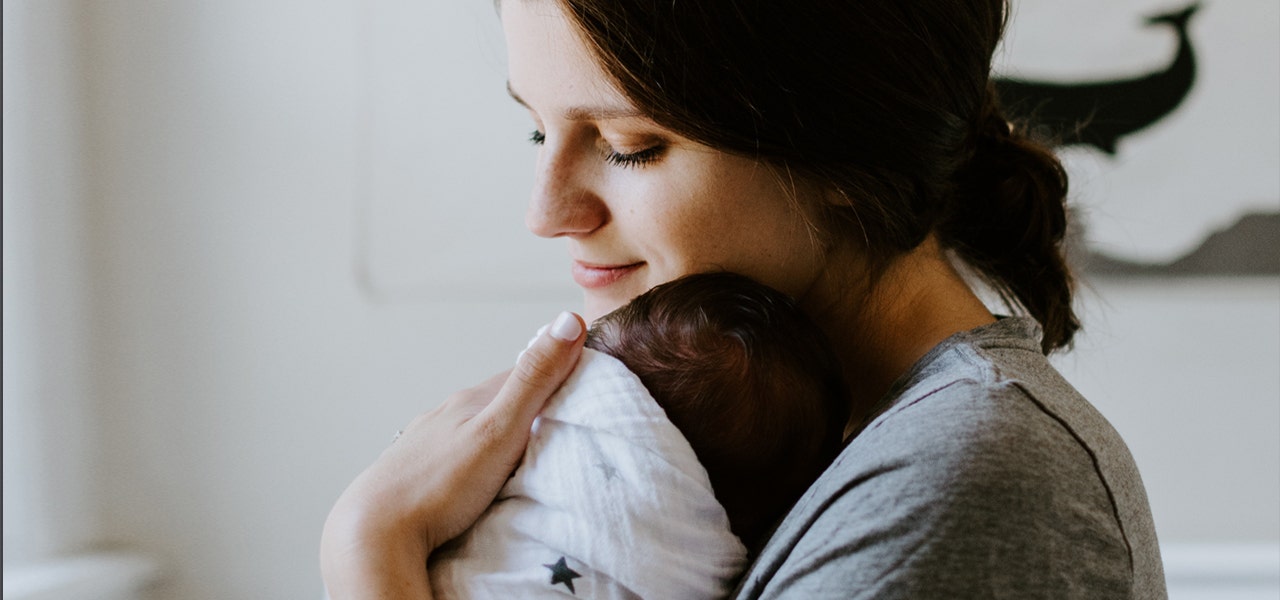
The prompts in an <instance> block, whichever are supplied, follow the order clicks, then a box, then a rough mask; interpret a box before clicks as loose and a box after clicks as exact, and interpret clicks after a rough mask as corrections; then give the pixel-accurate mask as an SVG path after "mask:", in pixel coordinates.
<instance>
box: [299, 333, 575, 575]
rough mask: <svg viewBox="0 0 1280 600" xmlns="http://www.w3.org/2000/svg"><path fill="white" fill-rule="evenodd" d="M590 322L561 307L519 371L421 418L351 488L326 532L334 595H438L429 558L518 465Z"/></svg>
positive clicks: (323, 545)
mask: <svg viewBox="0 0 1280 600" xmlns="http://www.w3.org/2000/svg"><path fill="white" fill-rule="evenodd" d="M584 331H585V327H584V323H583V322H582V319H581V317H579V316H577V315H575V314H572V313H563V314H561V315H560V317H559V318H557V319H556V321H555V323H553V324H552V325H551V327H549V328H548V329H547V331H546V332H545V333H543V334H542V335H540V336H538V338H537V340H535V341H534V343H533V344H532V345H531V346H530V347H529V348H528V349H527V350H526V351H525V352H524V354H523V355H521V357H520V359H519V360H518V361H517V363H516V366H515V368H514V369H513V370H511V371H509V372H507V373H502V374H499V375H497V376H495V377H493V378H491V379H489V380H488V381H486V382H484V383H482V384H481V385H479V386H477V387H474V388H471V389H469V390H464V391H462V392H459V393H457V394H454V395H453V396H451V397H450V398H449V399H448V400H446V401H445V402H444V403H443V404H441V405H440V406H439V407H438V408H436V409H435V410H433V411H431V412H428V413H426V414H423V415H420V416H419V417H417V418H416V419H414V420H413V422H412V423H410V424H409V426H408V427H407V428H406V429H405V430H404V432H403V433H402V434H401V435H400V437H399V438H398V439H397V440H396V442H395V443H393V444H392V445H391V446H390V447H389V448H387V449H386V450H385V451H383V453H382V455H381V456H379V457H378V459H377V460H376V461H374V463H373V464H372V465H370V466H369V468H367V469H365V471H364V472H363V473H361V474H360V475H359V476H358V477H357V478H356V479H355V481H353V482H352V483H351V485H350V486H349V487H347V489H346V491H344V492H343V493H342V496H340V497H339V498H338V501H337V503H335V504H334V507H333V510H332V511H330V513H329V518H328V520H327V521H326V522H325V526H324V534H323V535H322V537H321V541H320V563H321V564H320V567H321V573H322V575H323V577H324V581H325V587H326V589H327V590H328V592H329V595H330V597H331V598H332V599H333V600H345V599H374V598H377V599H388V600H389V599H410V598H412V599H414V600H421V599H424V598H431V586H430V582H429V579H428V577H427V570H426V563H427V557H428V556H429V555H430V554H431V551H432V550H434V549H435V548H437V547H439V546H440V544H443V543H444V542H446V541H448V540H449V539H451V538H453V537H455V536H457V535H458V534H460V533H462V532H463V531H464V530H465V529H466V528H467V527H470V526H471V524H472V523H474V522H475V521H476V519H478V518H479V517H480V514H481V513H482V512H484V509H485V507H487V506H489V504H490V503H491V502H492V501H493V498H494V497H495V496H496V495H497V494H498V490H499V489H500V488H501V487H502V485H503V483H504V482H506V480H507V478H508V477H509V476H510V475H511V472H512V471H514V470H515V468H516V466H517V465H518V464H519V462H520V457H521V456H522V455H523V453H524V450H525V446H526V445H528V442H529V429H530V427H531V426H532V424H533V419H534V417H536V416H537V414H538V412H539V411H540V410H541V409H542V406H543V404H545V403H546V401H547V399H548V398H550V397H551V395H552V394H553V393H554V392H555V390H556V388H558V387H559V386H560V384H561V383H563V382H564V380H565V378H566V377H568V376H569V373H570V372H571V371H572V370H573V366H574V364H576V363H577V360H578V357H579V356H580V355H581V353H582V342H583V337H584V336H583V332H584Z"/></svg>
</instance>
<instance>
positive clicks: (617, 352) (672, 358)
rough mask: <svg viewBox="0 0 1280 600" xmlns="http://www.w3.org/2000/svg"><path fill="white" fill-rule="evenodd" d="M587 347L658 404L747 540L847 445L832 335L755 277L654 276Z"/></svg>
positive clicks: (604, 321)
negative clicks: (661, 279)
mask: <svg viewBox="0 0 1280 600" xmlns="http://www.w3.org/2000/svg"><path fill="white" fill-rule="evenodd" d="M587 346H588V347H590V348H594V349H596V350H599V351H601V352H604V353H606V354H610V355H612V356H614V357H616V358H617V359H619V360H621V361H622V362H623V364H625V365H627V368H629V369H630V370H631V371H632V372H634V373H635V374H636V375H637V376H638V377H639V378H640V380H641V381H642V382H643V383H644V385H645V387H646V388H648V390H649V393H651V394H652V395H653V397H654V399H655V400H657V401H658V404H660V405H662V407H663V409H664V410H666V412H667V416H668V417H669V418H670V419H671V421H672V423H674V424H675V426H676V427H677V428H679V429H680V431H681V432H682V433H684V436H685V437H686V438H687V439H688V440H689V444H690V445H691V446H692V447H693V451H694V452H695V453H696V454H697V456H698V460H699V461H700V462H701V463H702V465H703V466H704V467H705V468H706V469H707V473H708V475H710V478H711V486H712V488H713V489H714V491H715V494H716V498H717V499H719V500H720V503H721V504H723V505H724V507H725V510H726V511H727V512H728V514H729V521H730V526H731V527H732V528H733V532H734V533H735V534H737V535H738V537H740V538H742V540H743V542H744V543H746V544H747V546H748V547H754V546H755V543H756V542H757V541H759V540H760V538H761V537H762V536H763V535H764V534H765V533H767V532H768V529H769V528H770V527H771V526H772V525H773V524H774V522H775V521H776V520H777V519H778V518H779V517H781V516H782V515H783V514H784V513H785V511H786V510H787V509H789V508H790V507H791V505H792V504H793V503H795V501H796V500H797V499H798V498H799V497H800V495H801V494H803V493H804V491H805V490H806V489H807V488H808V487H809V484H811V483H812V482H813V480H815V479H817V477H818V476H819V475H821V474H822V471H823V470H824V469H825V468H826V467H827V465H828V464H829V463H830V462H831V460H832V459H834V458H835V456H836V454H837V453H838V452H839V449H840V445H841V436H842V434H843V432H844V426H845V422H846V421H847V420H848V418H849V396H848V393H847V392H846V390H845V387H844V384H843V379H842V377H841V374H840V365H839V362H838V361H837V359H836V357H835V354H834V352H833V351H832V350H831V347H830V343H829V342H828V341H827V339H826V337H825V336H824V335H823V333H822V331H821V330H819V329H818V327H817V326H816V325H814V324H813V323H812V322H811V321H809V320H808V318H807V317H805V315H804V313H802V312H801V311H800V309H799V307H797V306H796V304H795V302H794V301H793V300H792V299H791V298H790V297H788V296H786V295H785V294H783V293H781V292H778V291H776V290H773V289H771V288H768V287H765V286H763V285H761V284H759V283H756V282H754V281H752V280H751V279H748V278H746V277H743V276H741V275H734V274H731V273H706V274H698V275H689V276H686V277H683V278H681V279H677V280H675V281H672V282H669V283H666V284H663V285H660V286H657V287H655V288H653V289H652V290H650V291H648V292H646V293H645V294H643V295H641V296H639V297H637V298H636V299H635V300H632V301H631V302H630V303H628V304H627V305H625V306H623V307H622V308H619V309H618V310H615V311H614V312H612V313H609V314H607V315H605V316H603V317H601V318H600V319H598V320H597V321H596V322H595V323H594V324H593V325H592V327H591V331H590V332H589V333H588V335H587Z"/></svg>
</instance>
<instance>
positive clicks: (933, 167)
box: [559, 0, 1079, 352]
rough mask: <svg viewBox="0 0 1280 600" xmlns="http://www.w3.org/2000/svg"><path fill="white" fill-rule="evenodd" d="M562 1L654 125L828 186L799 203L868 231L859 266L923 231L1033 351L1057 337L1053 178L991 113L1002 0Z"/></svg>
mask: <svg viewBox="0 0 1280 600" xmlns="http://www.w3.org/2000/svg"><path fill="white" fill-rule="evenodd" d="M559 2H560V4H561V5H562V7H563V8H564V9H565V11H566V13H567V14H568V15H569V17H570V19H571V20H572V21H573V22H574V23H575V24H576V26H577V27H578V29H579V30H580V32H581V34H582V36H583V39H584V40H585V41H586V43H587V45H588V46H589V47H590V48H591V49H592V51H593V52H594V53H595V56H596V58H597V60H598V61H599V62H600V64H601V65H602V66H603V68H604V70H605V71H606V72H607V73H609V75H610V76H611V77H612V78H613V79H614V80H615V83H616V84H617V85H618V87H619V89H621V90H622V92H623V93H624V94H625V95H626V96H627V97H628V98H630V99H631V100H632V101H633V102H634V103H636V105H637V106H639V107H640V108H641V109H642V110H643V111H645V112H646V114H648V115H649V116H650V117H651V118H652V119H654V120H655V121H656V122H657V123H658V124H660V125H662V126H663V127H666V128H668V129H670V130H672V131H675V132H676V133H679V134H681V135H683V136H685V137H688V138H690V139H693V140H695V141H698V142H701V143H704V144H707V145H709V146H712V147H715V148H719V149H722V150H724V151H727V152H732V153H736V154H741V155H744V156H749V157H753V158H755V159H758V160H761V161H764V162H766V163H768V164H771V165H773V166H774V167H775V168H776V169H778V171H779V173H783V174H790V175H792V176H797V177H799V178H801V179H802V180H804V181H810V182H815V183H818V184H819V185H821V186H823V187H824V189H826V190H828V191H830V192H831V194H830V196H831V198H832V200H828V201H824V202H822V203H820V204H821V206H817V207H808V208H807V209H806V210H807V211H811V212H812V213H813V214H811V215H810V218H811V219H812V220H813V222H814V224H815V225H816V226H817V227H818V229H819V230H820V231H822V232H823V234H824V235H825V236H828V238H827V239H830V236H840V237H843V238H845V239H848V240H854V241H856V242H858V243H861V242H862V241H863V240H865V243H866V245H867V253H868V255H869V256H870V257H871V258H872V261H873V266H874V269H873V273H871V274H870V275H872V276H873V277H874V276H876V275H877V274H878V273H880V272H883V270H884V268H885V267H886V266H887V265H888V264H889V263H890V262H891V261H892V260H893V259H894V258H895V257H897V256H900V255H901V254H903V253H905V252H908V251H910V250H911V249H913V248H915V247H917V246H918V245H919V244H920V243H921V242H923V241H924V240H925V238H926V237H927V236H928V235H929V234H930V233H936V234H937V236H938V239H939V241H940V243H941V244H942V245H943V246H944V247H945V248H946V249H948V250H951V251H953V252H954V253H955V254H957V255H958V256H959V257H960V258H961V259H962V260H964V261H965V262H966V263H967V264H968V265H970V266H971V267H973V269H974V270H975V271H976V272H977V273H978V274H979V275H980V276H981V277H982V278H983V279H984V280H985V281H986V282H987V283H988V284H990V285H991V286H992V287H993V289H994V290H995V291H996V292H997V293H999V294H1000V295H1001V296H1002V297H1003V298H1004V300H1005V301H1006V302H1007V303H1008V304H1009V305H1010V307H1011V308H1016V307H1018V306H1021V307H1022V308H1023V309H1025V310H1026V311H1027V312H1028V313H1029V314H1030V315H1031V316H1033V317H1035V318H1036V319H1037V320H1039V321H1040V323H1041V325H1042V326H1043V328H1044V332H1045V336H1044V341H1043V348H1044V350H1045V352H1049V351H1050V350H1053V349H1055V348H1059V347H1062V346H1065V345H1067V344H1069V343H1070V341H1071V339H1072V336H1073V335H1074V333H1075V331H1076V330H1077V329H1078V328H1079V322H1078V320H1077V319H1076V316H1075V314H1074V311H1073V309H1072V307H1071V298H1072V289H1073V280H1072V277H1071V274H1070V272H1069V270H1068V268H1067V265H1066V263H1065V260H1064V257H1063V252H1062V249H1061V242H1062V240H1063V235H1064V233H1065V231H1066V211H1065V197H1066V192H1067V177H1066V173H1065V171H1064V170H1063V169H1062V166H1061V165H1060V163H1059V162H1058V160H1057V159H1056V158H1055V157H1054V156H1053V154H1051V153H1050V152H1049V151H1048V150H1047V149H1046V148H1045V147H1044V146H1042V145H1040V144H1039V143H1037V142H1035V141H1033V140H1031V139H1030V138H1029V137H1028V136H1027V135H1026V134H1025V132H1026V131H1027V129H1026V128H1025V127H1023V126H1014V127H1011V126H1010V125H1009V124H1008V123H1007V122H1006V120H1005V118H1004V116H1003V114H1002V111H1001V109H1000V105H999V101H998V99H997V97H996V94H995V91H994V87H993V86H992V84H991V81H990V70H991V56H992V53H993V52H994V49H995V47H996V44H997V42H998V41H999V40H1000V36H1001V34H1002V32H1003V29H1004V26H1005V18H1006V12H1007V11H1006V8H1007V7H1006V6H1005V2H1004V1H1003V0H924V1H919V2H904V1H902V0H860V1H856V2H855V1H849V2H831V1H829V0H788V1H786V2H780V1H777V0H719V1H713V0H707V1H672V0H559ZM814 204H819V203H817V202H814Z"/></svg>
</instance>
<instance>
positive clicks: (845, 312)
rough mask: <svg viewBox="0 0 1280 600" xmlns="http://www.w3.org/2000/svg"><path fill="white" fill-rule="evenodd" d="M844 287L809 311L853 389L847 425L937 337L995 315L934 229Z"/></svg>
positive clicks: (860, 416)
mask: <svg viewBox="0 0 1280 600" xmlns="http://www.w3.org/2000/svg"><path fill="white" fill-rule="evenodd" d="M844 289H846V290H847V292H846V293H844V294H841V295H840V296H843V297H842V298H840V300H838V301H837V302H834V303H833V304H831V306H830V308H829V309H828V310H819V311H817V312H816V314H815V318H817V319H818V321H819V325H820V326H821V327H822V328H823V330H824V331H826V332H827V335H828V336H829V337H830V338H831V342H832V344H833V345H834V347H835V351H836V354H837V356H839V357H840V361H841V363H842V365H843V370H844V376H845V381H846V382H847V384H848V386H849V388H850V391H851V395H852V398H851V402H852V407H853V410H852V415H851V418H850V428H854V427H856V426H858V425H859V424H861V423H862V422H863V421H864V419H865V418H866V417H867V416H869V414H870V411H871V410H872V409H873V408H874V407H875V406H876V404H878V403H879V402H880V400H881V399H882V398H883V397H884V395H885V394H886V393H888V391H889V389H890V388H891V387H892V386H893V384H894V382H895V381H897V380H898V378H899V377H901V376H902V375H903V374H905V373H906V372H907V370H908V369H910V368H911V367H912V366H913V365H914V364H915V363H916V362H917V361H919V360H920V358H921V357H923V356H924V355H925V354H927V353H928V352H929V351H930V350H932V349H933V348H934V347H935V346H937V345H938V344H939V343H940V342H942V341H943V340H945V339H947V338H948V337H950V336H952V335H954V334H956V333H959V332H962V331H968V330H970V329H973V328H974V327H978V326H981V325H985V324H988V323H991V322H993V321H995V317H993V316H992V315H991V312H990V311H988V310H987V307H986V306H985V305H984V304H983V303H982V301H981V300H980V299H979V298H978V296H977V295H976V294H974V292H973V290H972V289H971V288H970V287H969V285H968V284H967V283H966V282H965V281H964V278H963V277H961V275H960V274H959V273H958V272H957V271H956V270H955V268H954V267H952V265H951V263H950V261H948V260H947V257H946V254H945V253H944V252H943V251H942V249H941V248H940V247H939V245H938V243H937V241H936V239H934V238H933V237H932V236H930V237H929V238H928V239H926V240H925V242H924V243H922V244H921V245H920V246H919V247H917V248H916V249H914V250H912V251H911V252H908V253H907V254H905V255H903V256H901V257H899V258H898V259H896V260H895V261H894V262H893V263H891V264H890V265H889V267H888V268H887V270H886V271H885V272H884V274H883V276H882V277H881V278H880V279H879V280H878V281H876V283H875V285H874V286H872V287H870V289H868V288H867V286H865V285H864V286H861V288H859V287H858V286H852V287H851V286H848V285H847V281H846V282H845V287H844ZM829 297H830V296H829ZM846 433H848V430H846Z"/></svg>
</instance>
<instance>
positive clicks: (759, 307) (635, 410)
mask: <svg viewBox="0 0 1280 600" xmlns="http://www.w3.org/2000/svg"><path fill="white" fill-rule="evenodd" d="M587 347H588V349H587V350H585V351H584V352H583V356H582V359H581V361H580V362H579V364H578V367H577V368H576V369H575V371H574V373H573V374H572V375H571V376H570V377H569V379H568V380H567V381H566V382H565V384H564V385H563V386H561V388H560V390H559V391H557V392H556V394H555V395H554V396H552V398H551V399H550V400H549V401H548V403H547V405H546V407H545V408H544V409H543V412H542V414H541V415H540V416H539V417H538V419H537V420H536V421H535V422H534V426H533V435H532V437H531V439H530V443H529V447H528V449H527V450H526V452H525V456H524V459H523V461H522V463H521V465H520V467H519V468H517V469H516V471H515V473H514V474H513V475H512V477H511V479H510V480H509V481H508V482H507V484H506V485H505V486H504V487H503V489H502V491H501V492H499V494H498V497H497V498H496V499H495V501H494V503H493V505H491V506H490V507H489V509H488V510H487V511H486V512H485V514H484V515H483V516H482V517H481V518H480V520H479V521H477V523H476V524H475V525H473V526H472V528H471V529H469V530H468V531H467V532H465V533H464V534H463V535H461V536H459V537H458V538H457V539H455V540H453V541H452V542H450V543H449V544H446V545H445V546H444V547H442V548H440V549H439V550H437V551H436V552H435V553H433V554H432V556H431V561H430V564H429V567H428V570H429V571H430V576H431V584H432V588H433V590H434V591H435V593H436V596H437V597H439V598H487V597H494V598H498V597H501V598H507V597H521V598H527V597H540V596H554V595H565V594H571V595H575V596H577V597H583V598H635V597H640V598H713V597H717V598H718V597H722V596H724V595H726V594H727V593H728V592H729V591H731V589H732V587H733V585H734V583H735V582H736V579H737V577H738V576H739V575H740V574H741V572H742V570H743V569H744V568H745V567H746V566H747V563H748V552H747V548H748V546H750V547H756V546H757V545H758V544H760V543H762V542H763V541H764V537H765V535H766V534H767V533H768V532H769V530H770V529H771V528H772V527H773V526H774V524H775V523H776V522H777V521H778V520H779V519H781V517H782V516H783V515H784V514H785V513H786V511H787V509H789V508H790V506H791V505H792V504H793V503H794V502H795V501H796V500H797V499H798V498H799V497H800V495H801V494H803V493H804V491H805V489H807V488H808V486H809V484H810V483H811V482H812V481H813V480H815V479H816V478H817V477H818V475H820V474H821V473H822V470H823V469H825V468H826V466H827V465H828V463H830V461H831V460H832V459H833V458H834V457H835V456H836V454H837V453H838V451H839V447H840V441H841V434H842V432H843V430H844V426H845V422H846V421H847V420H848V416H849V407H848V394H847V392H846V391H845V389H844V386H843V384H842V381H841V377H840V370H839V364H838V363H837V361H836V358H835V356H834V354H833V352H832V351H831V350H830V348H829V343H828V342H827V340H826V339H825V337H824V336H823V334H822V332H821V331H820V330H818V329H817V327H816V326H815V325H813V324H812V323H811V322H809V321H808V320H807V318H806V317H805V316H804V315H803V313H802V312H801V311H800V310H799V308H798V307H796V306H795V303H794V302H793V301H792V300H791V299H790V298H789V297H787V296H786V295H784V294H781V293H779V292H777V291H774V290H772V289H770V288H767V287H765V286H762V285H760V284H757V283H755V282H753V281H752V280H750V279H748V278H746V277H742V276H739V275H733V274H728V273H715V274H700V275H691V276H687V277H684V278H682V279H678V280H676V281H673V282H670V283H667V284H663V285H660V286H658V287H656V288H654V289H652V290H650V291H649V292H647V293H645V294H643V295H641V296H639V297H637V298H636V299H635V300H633V301H631V302H630V303H628V304H627V305H626V306H623V307H622V308H620V309H618V310H616V311H614V312H612V313H610V314H608V315H606V316H604V317H602V318H600V319H599V320H597V321H596V322H595V323H594V324H593V325H592V327H591V330H590V331H589V332H588V336H587Z"/></svg>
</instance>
